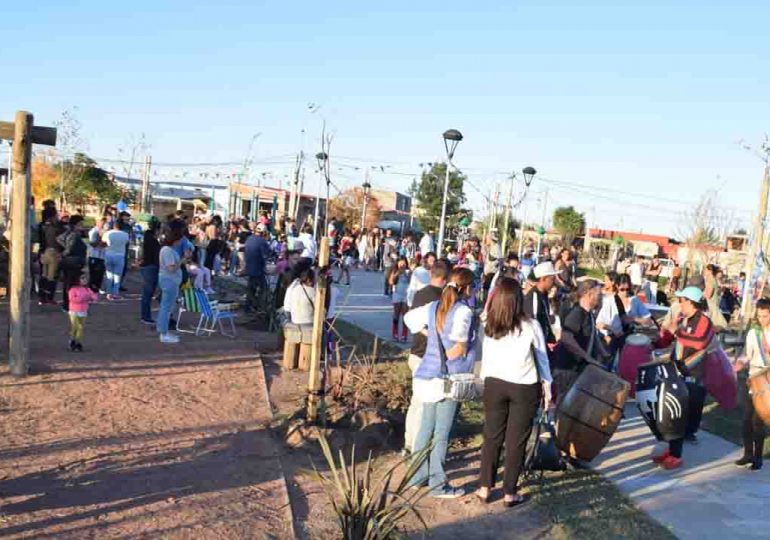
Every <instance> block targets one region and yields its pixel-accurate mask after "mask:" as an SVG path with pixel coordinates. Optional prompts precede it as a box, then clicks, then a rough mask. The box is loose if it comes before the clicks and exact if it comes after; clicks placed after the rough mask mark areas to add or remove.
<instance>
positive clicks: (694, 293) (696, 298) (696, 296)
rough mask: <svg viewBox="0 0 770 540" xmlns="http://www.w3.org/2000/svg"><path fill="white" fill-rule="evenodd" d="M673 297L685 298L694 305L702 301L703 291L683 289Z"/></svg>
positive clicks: (690, 288) (693, 288) (696, 288)
mask: <svg viewBox="0 0 770 540" xmlns="http://www.w3.org/2000/svg"><path fill="white" fill-rule="evenodd" d="M674 295H675V296H676V297H677V298H687V299H688V300H690V301H692V302H695V303H696V304H697V303H699V302H700V301H701V300H703V291H702V290H700V289H699V288H698V287H693V286H689V287H685V288H684V289H682V290H681V291H677V292H675V293H674Z"/></svg>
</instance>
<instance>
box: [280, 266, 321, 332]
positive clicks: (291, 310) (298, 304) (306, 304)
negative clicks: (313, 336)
mask: <svg viewBox="0 0 770 540" xmlns="http://www.w3.org/2000/svg"><path fill="white" fill-rule="evenodd" d="M314 285H315V272H313V269H312V268H311V267H309V266H308V267H305V268H303V269H302V270H300V271H299V273H298V274H297V278H296V279H295V280H294V281H293V282H292V283H291V285H289V288H288V289H287V290H286V296H285V297H284V300H283V309H284V311H285V312H286V313H288V314H289V317H290V320H291V322H292V323H294V324H313V311H314V306H313V300H314V299H315V287H314Z"/></svg>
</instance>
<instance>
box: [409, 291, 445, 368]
mask: <svg viewBox="0 0 770 540" xmlns="http://www.w3.org/2000/svg"><path fill="white" fill-rule="evenodd" d="M441 291H442V289H441V287H436V286H435V285H428V286H427V287H423V288H422V289H420V290H419V291H417V292H416V293H414V300H412V309H415V308H418V307H421V306H424V305H426V304H430V303H431V302H434V301H436V300H438V299H439V298H441ZM427 347H428V338H427V336H423V335H422V334H415V335H414V343H413V345H412V351H411V353H412V354H413V355H415V356H419V357H420V358H422V355H424V354H425V349H426V348H427Z"/></svg>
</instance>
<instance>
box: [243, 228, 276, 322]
mask: <svg viewBox="0 0 770 540" xmlns="http://www.w3.org/2000/svg"><path fill="white" fill-rule="evenodd" d="M266 234H267V228H266V227H265V225H264V224H262V223H259V224H258V225H257V227H256V229H255V234H253V235H250V236H249V238H248V239H247V240H246V245H245V246H244V258H245V262H246V275H247V276H248V277H249V281H248V285H247V287H248V288H247V289H246V295H247V300H248V306H249V309H252V310H253V309H257V307H258V305H259V300H258V298H259V296H261V295H262V293H263V292H264V291H265V289H266V288H267V278H266V273H265V265H266V263H267V259H268V257H270V253H271V252H270V246H269V245H268V244H267V240H265V235H266Z"/></svg>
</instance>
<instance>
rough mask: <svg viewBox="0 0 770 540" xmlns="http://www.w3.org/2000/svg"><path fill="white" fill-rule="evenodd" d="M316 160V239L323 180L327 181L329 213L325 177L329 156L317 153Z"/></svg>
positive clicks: (327, 210)
mask: <svg viewBox="0 0 770 540" xmlns="http://www.w3.org/2000/svg"><path fill="white" fill-rule="evenodd" d="M315 158H316V160H317V161H318V189H317V190H316V195H315V219H314V220H313V237H314V238H316V239H318V212H319V211H320V208H321V184H322V182H323V180H324V178H326V179H327V184H326V185H327V188H326V192H327V193H326V212H327V213H328V212H329V193H328V192H329V188H328V186H329V184H328V175H326V163H327V161H328V159H329V156H328V155H326V153H325V152H318V153H317V154H316V155H315ZM325 228H326V224H324V229H325Z"/></svg>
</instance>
